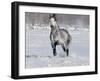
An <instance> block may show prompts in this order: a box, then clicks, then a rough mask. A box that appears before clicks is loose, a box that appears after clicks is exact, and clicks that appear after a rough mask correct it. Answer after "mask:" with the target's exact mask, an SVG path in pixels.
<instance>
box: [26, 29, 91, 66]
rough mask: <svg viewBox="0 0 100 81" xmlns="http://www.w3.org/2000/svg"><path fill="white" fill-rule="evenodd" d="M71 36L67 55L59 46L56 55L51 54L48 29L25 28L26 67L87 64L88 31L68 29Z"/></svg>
mask: <svg viewBox="0 0 100 81" xmlns="http://www.w3.org/2000/svg"><path fill="white" fill-rule="evenodd" d="M68 31H69V33H70V34H71V36H72V42H71V45H70V48H69V49H70V53H69V56H68V57H67V56H66V53H65V52H64V51H63V49H62V48H61V46H57V56H53V53H52V48H51V44H50V39H49V35H50V29H48V28H46V27H45V28H38V27H37V28H34V29H29V28H28V29H26V50H25V51H26V56H25V59H26V60H25V63H26V64H25V67H26V68H41V67H63V66H66V67H69V66H83V65H89V31H87V30H86V29H82V30H81V29H80V30H72V29H68Z"/></svg>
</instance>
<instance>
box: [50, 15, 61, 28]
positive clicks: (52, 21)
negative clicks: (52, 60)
mask: <svg viewBox="0 0 100 81" xmlns="http://www.w3.org/2000/svg"><path fill="white" fill-rule="evenodd" d="M49 19H50V27H51V29H53V30H55V29H58V28H59V27H58V25H57V22H56V14H50V15H49Z"/></svg>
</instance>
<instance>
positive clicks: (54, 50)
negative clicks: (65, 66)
mask: <svg viewBox="0 0 100 81" xmlns="http://www.w3.org/2000/svg"><path fill="white" fill-rule="evenodd" d="M53 55H54V56H56V48H54V49H53Z"/></svg>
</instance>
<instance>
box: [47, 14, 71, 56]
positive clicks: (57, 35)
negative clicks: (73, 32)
mask: <svg viewBox="0 0 100 81" xmlns="http://www.w3.org/2000/svg"><path fill="white" fill-rule="evenodd" d="M49 20H50V27H51V33H50V41H51V46H52V49H53V55H54V56H56V55H57V53H56V45H61V47H62V48H63V50H64V52H66V55H67V56H68V55H69V44H70V42H71V39H72V38H71V36H70V34H69V32H68V31H67V30H65V29H60V28H59V25H58V24H57V20H56V15H55V14H52V15H49Z"/></svg>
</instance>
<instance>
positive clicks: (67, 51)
mask: <svg viewBox="0 0 100 81" xmlns="http://www.w3.org/2000/svg"><path fill="white" fill-rule="evenodd" d="M66 53H67V56H68V55H69V49H68V48H67V49H66Z"/></svg>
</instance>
